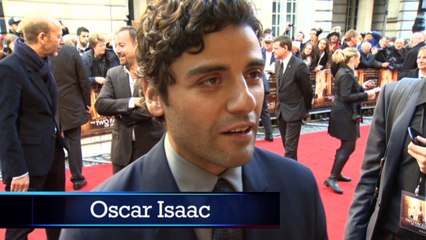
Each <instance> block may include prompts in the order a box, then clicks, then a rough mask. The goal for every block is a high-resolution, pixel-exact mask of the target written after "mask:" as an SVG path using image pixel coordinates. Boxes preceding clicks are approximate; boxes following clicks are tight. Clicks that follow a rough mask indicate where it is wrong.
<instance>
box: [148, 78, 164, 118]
mask: <svg viewBox="0 0 426 240" xmlns="http://www.w3.org/2000/svg"><path fill="white" fill-rule="evenodd" d="M143 91H144V93H145V102H146V106H147V108H148V111H149V112H150V113H151V114H152V116H154V117H162V116H163V115H164V109H163V103H162V102H161V101H160V96H159V95H158V92H157V91H156V90H155V89H153V88H152V87H151V86H150V84H149V83H148V82H147V81H145V82H144V84H143Z"/></svg>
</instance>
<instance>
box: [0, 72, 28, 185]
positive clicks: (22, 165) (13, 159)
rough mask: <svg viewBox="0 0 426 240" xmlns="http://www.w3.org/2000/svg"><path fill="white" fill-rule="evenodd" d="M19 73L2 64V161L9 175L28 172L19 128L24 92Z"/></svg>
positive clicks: (0, 78) (3, 169)
mask: <svg viewBox="0 0 426 240" xmlns="http://www.w3.org/2000/svg"><path fill="white" fill-rule="evenodd" d="M19 75H20V74H19V73H17V72H16V71H15V70H14V69H12V68H11V67H9V65H1V66H0V102H1V104H0V113H1V114H0V156H1V158H0V161H1V164H2V171H7V176H8V177H16V176H20V175H23V174H24V173H26V172H28V169H27V164H26V160H25V156H24V151H23V149H22V145H21V141H20V140H19V136H18V128H17V127H18V126H17V122H18V113H19V111H20V110H19V108H20V106H19V105H20V104H19V103H20V101H21V99H20V98H21V94H22V92H21V89H22V83H21V80H20V78H19V77H17V76H19ZM7 79H9V80H7ZM10 79H13V81H10ZM3 177H4V176H3Z"/></svg>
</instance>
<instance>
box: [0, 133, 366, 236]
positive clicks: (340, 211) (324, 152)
mask: <svg viewBox="0 0 426 240" xmlns="http://www.w3.org/2000/svg"><path fill="white" fill-rule="evenodd" d="M369 129H370V127H369V126H365V127H361V138H360V139H358V141H357V147H356V150H355V152H354V153H353V154H352V156H351V158H350V159H349V161H348V163H347V165H346V166H345V168H344V169H343V174H344V175H346V176H349V177H351V178H352V182H349V183H340V184H339V185H340V187H341V188H342V190H343V191H344V194H343V195H338V194H335V193H333V192H332V191H331V190H330V189H328V188H327V187H325V186H324V185H323V182H324V180H325V179H326V178H327V177H328V175H329V173H330V169H331V165H332V164H333V160H334V154H335V150H336V149H337V148H338V147H339V144H340V142H339V141H338V140H337V139H335V138H332V137H330V136H329V135H328V134H327V132H318V133H310V134H304V135H302V136H301V137H300V143H299V161H300V162H301V163H302V164H304V165H306V166H308V167H309V168H310V169H311V170H312V171H313V173H314V175H315V177H316V179H317V182H318V186H319V190H320V193H321V197H322V200H323V203H324V207H325V211H326V215H327V226H328V236H329V239H330V240H341V239H343V232H344V228H345V224H346V217H347V213H348V209H349V205H350V203H351V201H352V198H353V193H354V190H355V186H356V183H357V182H358V179H359V174H360V169H361V161H362V157H363V155H364V150H365V145H366V140H367V136H368V131H369ZM257 146H259V147H261V148H265V149H268V150H270V151H272V152H275V153H277V154H280V155H283V153H284V148H283V146H282V143H281V139H280V138H275V141H274V142H272V143H270V142H266V141H258V142H257ZM83 171H84V175H85V176H86V177H87V180H88V184H87V185H86V186H85V187H84V188H83V189H82V191H90V190H91V189H92V188H94V187H95V186H97V185H98V184H99V183H101V182H102V181H104V180H105V179H107V178H108V177H109V176H111V175H112V167H111V165H110V164H107V165H97V166H92V167H85V168H84V170H83ZM67 179H69V171H67ZM66 190H67V191H73V189H72V185H71V183H70V182H69V181H67V186H66ZM0 239H4V229H0ZM29 239H30V240H44V239H46V236H45V233H44V230H43V229H36V230H35V231H34V232H33V233H31V234H30V236H29ZM289 240H291V239H289Z"/></svg>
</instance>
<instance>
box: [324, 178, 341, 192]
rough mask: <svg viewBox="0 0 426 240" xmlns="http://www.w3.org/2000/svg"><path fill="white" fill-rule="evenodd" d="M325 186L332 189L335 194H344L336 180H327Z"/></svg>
mask: <svg viewBox="0 0 426 240" xmlns="http://www.w3.org/2000/svg"><path fill="white" fill-rule="evenodd" d="M324 185H325V186H327V187H330V188H331V189H332V190H333V192H335V193H338V194H342V193H343V191H342V189H340V187H339V184H337V181H336V180H334V179H330V178H328V179H327V180H325V182H324Z"/></svg>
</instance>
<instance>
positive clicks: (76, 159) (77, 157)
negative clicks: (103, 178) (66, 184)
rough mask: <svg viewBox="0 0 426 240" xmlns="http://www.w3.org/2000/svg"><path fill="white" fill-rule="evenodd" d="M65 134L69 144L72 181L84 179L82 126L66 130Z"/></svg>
mask: <svg viewBox="0 0 426 240" xmlns="http://www.w3.org/2000/svg"><path fill="white" fill-rule="evenodd" d="M64 136H65V139H66V140H67V142H68V145H69V152H68V163H69V166H70V171H71V182H75V181H82V180H84V176H83V175H82V170H83V154H82V153H81V127H76V128H72V129H68V130H66V131H64Z"/></svg>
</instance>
